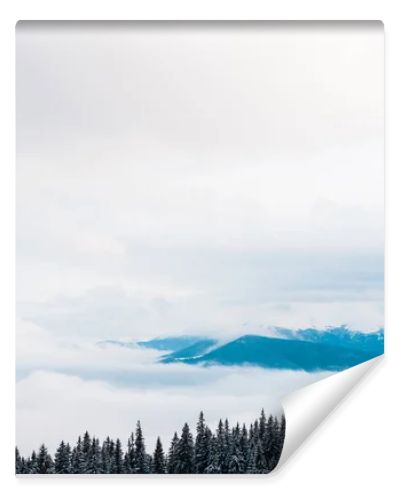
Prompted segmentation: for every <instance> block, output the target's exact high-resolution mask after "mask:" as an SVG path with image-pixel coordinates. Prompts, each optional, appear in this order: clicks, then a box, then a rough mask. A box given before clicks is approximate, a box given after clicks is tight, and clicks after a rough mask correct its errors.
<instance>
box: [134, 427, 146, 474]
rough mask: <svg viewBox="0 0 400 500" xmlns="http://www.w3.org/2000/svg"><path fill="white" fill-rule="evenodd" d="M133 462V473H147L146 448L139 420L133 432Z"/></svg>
mask: <svg viewBox="0 0 400 500" xmlns="http://www.w3.org/2000/svg"><path fill="white" fill-rule="evenodd" d="M134 463H135V473H136V474H147V473H148V472H149V469H148V460H147V457H146V448H145V445H144V438H143V432H142V428H141V426H140V421H139V420H138V422H137V424H136V432H135V455H134Z"/></svg>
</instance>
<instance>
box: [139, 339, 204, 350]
mask: <svg viewBox="0 0 400 500" xmlns="http://www.w3.org/2000/svg"><path fill="white" fill-rule="evenodd" d="M203 340H207V338H206V337H200V336H198V337H197V336H191V335H182V336H174V337H157V338H155V339H152V340H141V341H139V342H137V345H138V346H139V347H146V348H149V349H156V350H158V351H179V350H181V349H185V348H186V347H189V346H192V345H193V344H195V343H197V342H200V341H203Z"/></svg>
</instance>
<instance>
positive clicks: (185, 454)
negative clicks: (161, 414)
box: [175, 423, 194, 474]
mask: <svg viewBox="0 0 400 500" xmlns="http://www.w3.org/2000/svg"><path fill="white" fill-rule="evenodd" d="M175 472H176V473H177V474H192V473H193V472H194V446H193V437H192V434H191V432H190V429H189V426H188V424H187V423H185V425H184V426H183V429H182V434H181V438H180V439H179V442H178V445H177V467H176V471H175Z"/></svg>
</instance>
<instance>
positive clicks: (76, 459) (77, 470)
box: [71, 436, 86, 474]
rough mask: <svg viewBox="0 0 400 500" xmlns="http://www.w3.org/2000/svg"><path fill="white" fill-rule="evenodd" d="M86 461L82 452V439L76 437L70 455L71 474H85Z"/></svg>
mask: <svg viewBox="0 0 400 500" xmlns="http://www.w3.org/2000/svg"><path fill="white" fill-rule="evenodd" d="M85 473H86V460H85V456H84V454H83V450H82V438H81V436H79V437H78V441H77V443H76V446H74V448H73V450H72V453H71V474H85Z"/></svg>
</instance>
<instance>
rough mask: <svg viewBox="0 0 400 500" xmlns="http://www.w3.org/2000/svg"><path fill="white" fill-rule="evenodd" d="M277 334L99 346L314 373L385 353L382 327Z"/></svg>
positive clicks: (170, 359) (168, 358)
mask: <svg viewBox="0 0 400 500" xmlns="http://www.w3.org/2000/svg"><path fill="white" fill-rule="evenodd" d="M271 332H272V331H271ZM272 333H273V336H265V335H253V334H249V335H242V336H240V337H239V338H236V339H234V340H231V341H226V342H225V343H221V341H218V340H216V339H213V338H208V337H204V336H172V337H158V338H155V339H152V340H146V341H139V342H133V341H131V342H122V341H116V340H105V341H102V342H98V344H97V345H99V346H101V347H107V346H118V347H126V348H130V349H132V348H148V349H155V350H159V351H168V352H166V353H165V354H163V355H161V357H160V358H159V362H161V363H177V362H181V363H186V364H202V365H205V366H208V365H239V366H240V365H252V366H258V367H262V368H272V369H285V370H304V371H308V372H313V371H320V370H327V371H339V370H343V369H345V368H349V367H351V366H355V365H357V364H359V363H362V362H364V361H367V360H368V359H371V358H373V357H375V356H379V355H380V354H383V351H384V333H383V330H382V329H381V330H378V331H376V332H372V333H363V332H359V331H352V330H349V329H348V328H347V327H346V326H340V327H331V328H327V329H325V330H317V329H314V328H308V329H302V330H289V329H286V328H274V329H273V332H272Z"/></svg>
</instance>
